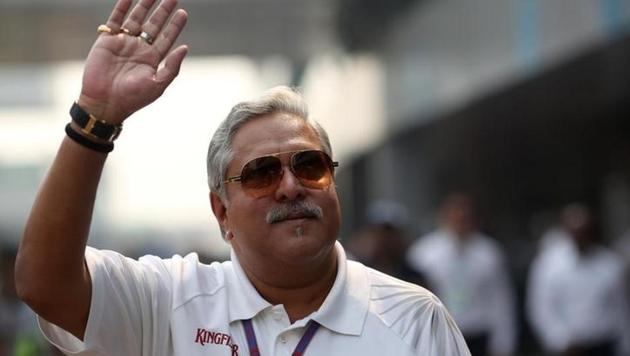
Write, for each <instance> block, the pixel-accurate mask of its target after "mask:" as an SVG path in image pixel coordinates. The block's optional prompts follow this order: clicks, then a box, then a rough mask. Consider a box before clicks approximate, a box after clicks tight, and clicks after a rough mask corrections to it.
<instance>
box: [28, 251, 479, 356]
mask: <svg viewBox="0 0 630 356" xmlns="http://www.w3.org/2000/svg"><path fill="white" fill-rule="evenodd" d="M336 248H337V250H338V252H339V253H338V255H339V261H338V263H339V268H338V273H337V277H336V279H335V282H334V284H333V287H332V289H331V291H330V293H329V294H328V296H327V297H326V299H325V300H324V303H323V304H322V306H321V307H320V308H319V310H317V311H315V312H313V313H312V314H311V315H309V316H307V317H306V318H304V319H301V320H298V321H296V322H294V323H293V324H291V323H290V322H289V318H288V315H287V313H286V311H285V309H284V307H283V306H282V305H275V306H274V305H271V304H270V303H269V302H267V301H266V300H265V299H263V298H262V297H261V296H260V294H258V292H257V291H256V290H255V289H254V287H253V286H252V284H251V283H250V282H249V280H248V279H247V277H246V276H245V273H244V272H243V270H242V268H241V266H240V264H239V262H238V259H237V258H236V256H235V254H234V252H232V256H231V261H228V262H223V263H218V262H215V263H212V264H210V265H206V264H202V263H200V262H199V261H198V258H197V255H196V254H195V253H191V254H189V255H187V256H185V257H181V256H174V257H173V258H171V259H160V258H158V257H154V256H145V257H142V258H140V259H139V260H138V261H136V260H133V259H130V258H127V257H124V256H122V255H120V254H118V253H116V252H113V251H101V250H95V249H93V248H88V249H87V250H86V260H87V264H88V267H89V270H90V274H91V277H92V301H91V305H90V315H89V319H88V322H87V327H86V330H85V337H84V341H83V342H81V341H80V340H78V339H77V338H75V337H74V336H72V335H71V334H69V333H67V332H65V331H63V330H62V329H60V328H58V327H57V326H55V325H53V324H51V323H48V322H46V321H45V320H43V319H41V318H40V326H41V329H42V331H43V333H44V335H45V336H46V337H47V338H48V339H49V341H51V342H52V343H54V344H55V345H56V346H57V347H59V348H60V349H61V350H62V351H64V352H65V353H67V354H72V355H75V354H80V355H113V356H120V355H146V356H160V355H185V356H194V355H226V356H237V355H239V356H242V355H247V356H248V355H249V350H248V346H247V341H246V337H245V332H244V330H243V326H242V322H241V320H244V319H252V323H253V327H254V330H255V333H256V338H257V340H258V346H259V349H260V354H261V355H262V356H271V355H291V353H292V352H293V350H294V349H295V346H296V345H297V343H298V341H299V340H300V338H301V337H302V334H303V332H304V329H305V326H306V324H307V322H308V321H309V320H311V319H312V320H314V321H316V322H318V323H319V324H320V325H321V327H320V328H319V329H318V330H317V332H316V333H315V336H314V337H313V339H312V340H311V342H310V344H309V345H308V347H307V349H306V351H305V355H306V356H309V355H311V356H315V355H367V356H369V355H375V356H383V355H425V356H449V355H454V356H455V355H470V352H469V351H468V348H467V347H466V344H465V342H464V340H463V338H462V336H461V333H460V332H459V330H458V329H457V327H456V326H455V323H454V322H453V320H452V319H451V317H450V316H449V315H448V313H447V311H446V309H445V308H444V306H443V305H442V303H441V302H440V301H439V300H438V299H437V298H436V297H435V296H434V295H433V294H431V293H430V292H428V291H427V290H425V289H423V288H421V287H419V286H416V285H413V284H410V283H406V282H403V281H400V280H397V279H395V278H392V277H390V276H387V275H385V274H382V273H380V272H377V271H375V270H373V269H370V268H367V267H365V266H363V265H362V264H359V263H357V262H353V261H347V260H346V256H345V253H344V250H343V248H342V247H341V244H339V243H337V244H336Z"/></svg>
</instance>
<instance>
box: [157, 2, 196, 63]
mask: <svg viewBox="0 0 630 356" xmlns="http://www.w3.org/2000/svg"><path fill="white" fill-rule="evenodd" d="M187 21H188V14H187V13H186V11H184V10H182V9H179V10H177V11H175V14H173V17H171V20H170V21H169V23H168V25H167V26H166V27H165V28H164V30H162V32H160V35H159V36H158V37H157V39H156V40H155V41H154V42H153V46H154V47H155V49H156V50H157V51H158V53H159V54H160V58H164V57H165V56H166V54H167V53H168V51H170V50H171V47H173V44H174V43H175V41H176V40H177V37H179V34H180V33H181V32H182V30H183V29H184V27H185V26H186V22H187Z"/></svg>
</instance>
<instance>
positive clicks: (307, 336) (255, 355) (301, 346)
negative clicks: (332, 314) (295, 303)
mask: <svg viewBox="0 0 630 356" xmlns="http://www.w3.org/2000/svg"><path fill="white" fill-rule="evenodd" d="M243 329H245V337H246V338H247V346H249V355H250V356H260V350H259V349H258V341H256V333H254V326H253V325H252V320H251V319H247V320H243ZM317 329H319V324H318V323H317V322H316V321H313V320H311V321H309V322H308V325H307V326H306V331H304V335H302V338H301V339H300V342H298V344H297V346H296V347H295V350H293V353H292V354H291V356H303V355H304V352H305V351H306V347H307V346H308V344H309V343H310V342H311V340H312V339H313V336H315V332H317Z"/></svg>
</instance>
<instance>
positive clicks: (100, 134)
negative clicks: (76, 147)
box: [70, 102, 122, 142]
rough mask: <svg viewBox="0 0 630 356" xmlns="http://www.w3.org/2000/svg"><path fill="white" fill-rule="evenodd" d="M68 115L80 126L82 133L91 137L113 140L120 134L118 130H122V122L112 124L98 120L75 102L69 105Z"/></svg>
mask: <svg viewBox="0 0 630 356" xmlns="http://www.w3.org/2000/svg"><path fill="white" fill-rule="evenodd" d="M70 116H71V117H72V121H74V122H76V123H77V125H79V127H81V131H82V132H83V133H84V134H86V135H88V136H90V137H93V138H97V139H100V140H105V141H107V142H114V140H116V139H117V138H118V135H120V131H122V124H120V125H114V124H110V123H108V122H106V121H103V120H99V119H97V118H95V117H94V116H92V115H90V114H88V113H87V112H86V111H85V110H83V108H82V107H80V106H79V104H78V103H77V102H74V103H73V104H72V107H70Z"/></svg>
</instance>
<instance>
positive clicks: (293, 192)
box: [274, 167, 306, 201]
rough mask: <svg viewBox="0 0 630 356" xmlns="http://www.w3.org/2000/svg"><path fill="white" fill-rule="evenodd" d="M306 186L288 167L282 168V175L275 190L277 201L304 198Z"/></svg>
mask: <svg viewBox="0 0 630 356" xmlns="http://www.w3.org/2000/svg"><path fill="white" fill-rule="evenodd" d="M305 195H306V188H304V187H303V186H302V184H301V183H300V180H299V179H297V177H296V176H295V175H294V174H293V172H291V169H289V167H283V168H282V177H281V178H280V183H279V184H278V188H277V189H276V191H275V195H274V196H275V198H276V200H277V201H292V200H298V199H301V198H304V196H305Z"/></svg>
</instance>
